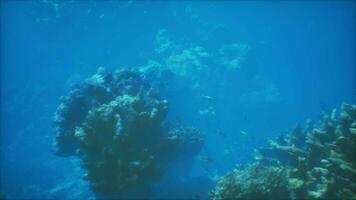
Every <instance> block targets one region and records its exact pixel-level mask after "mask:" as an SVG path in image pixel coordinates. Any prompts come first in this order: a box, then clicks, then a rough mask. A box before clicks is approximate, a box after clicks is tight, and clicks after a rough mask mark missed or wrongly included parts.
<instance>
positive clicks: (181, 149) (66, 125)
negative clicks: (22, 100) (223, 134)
mask: <svg viewBox="0 0 356 200" xmlns="http://www.w3.org/2000/svg"><path fill="white" fill-rule="evenodd" d="M167 112H168V103H167V101H166V100H162V99H160V98H159V96H158V95H157V94H156V92H155V91H154V90H153V89H152V88H151V87H150V85H149V84H148V83H147V82H146V81H145V78H144V76H143V75H142V74H140V73H138V72H135V71H130V70H121V71H117V72H115V73H106V72H104V70H103V69H99V70H98V73H97V74H95V75H94V76H92V77H91V78H89V79H87V80H85V81H84V82H83V83H82V84H80V85H78V86H76V87H75V88H74V89H73V90H72V91H71V92H70V93H69V95H68V96H65V97H62V102H61V104H60V106H59V107H58V109H57V111H56V113H55V131H56V139H55V142H54V147H55V152H56V153H57V154H58V155H62V156H68V155H78V156H80V158H81V159H82V160H83V167H84V168H85V169H86V170H87V174H86V175H85V178H86V179H88V180H89V181H90V185H91V188H92V190H93V191H95V192H97V193H99V194H108V195H117V194H126V193H128V192H129V191H130V190H132V189H133V188H137V187H140V186H143V185H145V184H147V183H150V182H152V181H154V180H156V179H158V178H159V177H160V176H161V175H162V174H163V173H164V171H165V168H166V167H167V164H168V163H169V161H171V160H173V159H180V158H191V157H193V156H194V155H195V154H196V153H198V152H199V150H200V148H201V147H202V144H203V141H202V139H201V138H200V137H199V134H198V132H197V131H196V130H195V129H187V128H183V127H176V126H172V125H171V124H169V123H163V120H164V119H165V117H166V115H167ZM183 154H184V155H183Z"/></svg>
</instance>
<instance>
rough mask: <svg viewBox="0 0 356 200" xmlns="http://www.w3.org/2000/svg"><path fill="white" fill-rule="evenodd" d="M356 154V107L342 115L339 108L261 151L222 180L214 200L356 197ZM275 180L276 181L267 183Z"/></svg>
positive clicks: (345, 107) (348, 107) (343, 110)
mask: <svg viewBox="0 0 356 200" xmlns="http://www.w3.org/2000/svg"><path fill="white" fill-rule="evenodd" d="M355 155H356V105H355V104H346V103H344V104H343V105H342V107H341V112H340V113H339V114H338V113H337V111H336V109H335V110H333V111H332V113H331V114H329V115H327V114H323V115H322V118H321V120H320V121H319V122H318V123H317V124H316V125H313V124H312V123H311V121H308V122H307V124H306V126H305V128H301V126H299V125H297V126H296V127H295V128H294V130H293V131H291V132H290V133H288V134H286V135H283V136H280V137H278V138H277V139H276V140H273V141H271V143H270V146H269V147H264V148H259V149H258V150H257V154H256V162H255V164H253V165H251V166H249V167H247V168H245V169H235V170H234V171H233V172H231V173H229V174H228V175H226V176H223V177H222V178H221V179H220V181H219V182H218V185H217V186H216V188H215V189H214V190H213V191H212V192H211V197H212V199H240V198H242V199H255V198H263V199H286V198H290V199H356V156H355ZM256 169H258V170H259V171H261V172H262V171H263V172H264V173H260V174H258V173H257V172H256ZM271 176H273V177H274V178H273V180H271V181H265V180H268V179H269V178H270V177H271ZM276 190H280V191H283V192H275V191H276ZM286 191H288V192H287V193H286ZM282 194H283V195H282Z"/></svg>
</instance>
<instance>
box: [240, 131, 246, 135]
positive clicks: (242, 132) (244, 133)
mask: <svg viewBox="0 0 356 200" xmlns="http://www.w3.org/2000/svg"><path fill="white" fill-rule="evenodd" d="M240 133H241V135H244V136H247V135H248V134H247V133H246V132H245V131H243V130H240Z"/></svg>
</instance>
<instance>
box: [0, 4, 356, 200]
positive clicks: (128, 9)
mask: <svg viewBox="0 0 356 200" xmlns="http://www.w3.org/2000/svg"><path fill="white" fill-rule="evenodd" d="M355 19H356V3H355V2H353V1H311V2H308V1H302V2H298V1H276V2H259V1H252V2H239V1H236V2H234V1H223V2H217V1H194V2H193V1H192V2H190V1H184V2H180V1H179V2H175V1H169V2H161V1H153V2H145V1H129V2H126V1H104V2H101V1H54V0H53V1H51V0H47V1H45V0H42V1H10V0H9V1H6V0H5V1H1V177H0V180H1V187H0V191H1V192H2V193H3V194H5V196H6V197H8V198H9V199H12V198H15V199H18V198H30V199H33V198H41V199H43V198H51V199H52V198H60V199H64V198H72V199H73V198H74V199H78V198H79V199H80V198H82V199H87V198H94V197H95V194H94V193H93V192H92V191H90V190H89V187H88V183H87V182H86V181H85V180H83V179H82V175H83V173H84V172H83V170H82V169H81V167H80V162H81V161H80V159H78V158H77V157H74V156H73V157H58V156H56V155H54V154H53V152H52V141H53V138H54V133H53V116H54V112H55V110H56V108H57V106H58V105H59V97H60V96H62V95H65V94H67V93H68V92H69V91H70V85H71V84H73V83H78V82H80V81H82V80H84V79H85V78H86V77H89V76H91V75H92V74H94V73H95V72H96V70H97V68H98V67H100V66H103V67H105V68H106V69H107V70H108V71H114V70H115V69H119V68H122V67H126V68H135V69H143V68H144V67H145V66H147V65H148V63H150V62H158V63H160V64H161V65H162V66H163V67H166V66H170V68H169V69H170V70H172V71H173V72H174V73H173V75H172V76H168V77H165V76H162V77H154V78H152V82H153V85H155V87H156V89H157V90H158V92H159V93H160V95H161V96H162V97H163V98H165V99H167V100H168V101H169V104H170V113H169V115H168V117H167V120H171V121H177V122H179V123H182V124H184V125H186V126H191V127H195V128H197V129H198V130H200V132H201V133H202V135H203V137H204V140H205V144H204V147H203V149H202V150H201V152H200V154H199V155H197V156H196V158H195V159H194V161H193V162H194V164H193V165H192V166H191V169H190V170H191V171H190V172H189V177H190V178H192V180H193V178H195V179H194V180H197V179H199V180H200V182H199V184H193V182H190V181H189V180H190V179H188V181H185V182H184V181H181V182H179V183H178V182H176V183H175V182H170V181H169V180H165V179H169V178H167V177H165V178H163V179H162V180H161V182H162V183H161V186H162V185H166V186H167V184H168V186H167V187H169V185H171V187H175V188H176V192H177V193H176V194H185V195H186V196H191V197H192V198H207V195H208V193H209V191H210V190H211V189H213V187H214V185H215V182H214V181H216V178H217V177H219V176H222V175H224V174H225V173H227V172H228V171H229V170H231V169H233V167H234V166H235V165H236V164H241V165H244V164H247V163H249V162H251V161H252V160H253V156H254V153H253V151H254V148H257V147H259V146H261V145H266V144H267V143H268V140H269V139H271V138H273V137H275V136H277V135H279V134H282V133H284V132H285V131H286V130H289V129H291V128H293V126H294V125H295V124H296V123H302V124H303V123H305V121H306V119H308V118H310V119H312V120H317V119H318V117H319V116H320V113H321V112H322V111H325V112H330V111H331V110H332V109H333V108H338V107H339V106H340V104H341V103H342V102H351V101H352V100H353V98H354V97H355V96H354V95H355V94H356V63H355V61H356V60H355V55H356V54H355V53H356V52H355V48H356V36H355V35H356V27H355V26H356V25H355V24H356V23H355ZM234 59H235V60H234ZM184 70H185V71H184ZM206 158H207V159H206ZM174 165H175V169H174V170H179V166H180V164H179V163H176V164H174ZM173 175H174V173H172V174H170V175H169V176H173ZM178 178H179V177H178ZM204 180H205V181H204ZM165 181H166V183H165ZM189 183H192V184H191V185H189ZM187 185H189V188H190V190H187V187H186V186H187ZM159 187H160V185H158V186H157V188H159ZM157 188H153V193H154V192H155V190H156V192H157V190H158V189H157ZM167 191H168V190H167ZM167 194H168V195H169V192H167ZM176 194H174V193H172V194H171V197H173V198H174V197H177V196H175V195H176Z"/></svg>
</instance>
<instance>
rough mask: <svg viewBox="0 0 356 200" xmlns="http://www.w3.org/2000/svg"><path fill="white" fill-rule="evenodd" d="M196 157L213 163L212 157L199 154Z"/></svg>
mask: <svg viewBox="0 0 356 200" xmlns="http://www.w3.org/2000/svg"><path fill="white" fill-rule="evenodd" d="M198 159H199V160H200V161H202V162H206V163H209V164H212V163H214V161H213V160H212V159H210V158H209V157H208V156H204V155H202V156H199V157H198Z"/></svg>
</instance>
